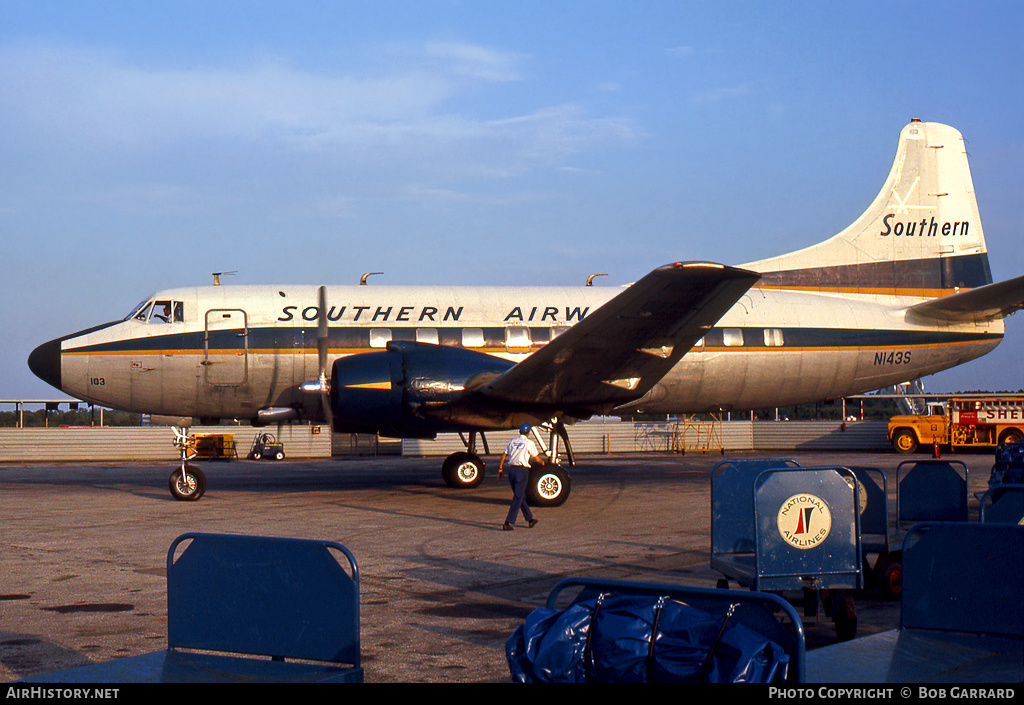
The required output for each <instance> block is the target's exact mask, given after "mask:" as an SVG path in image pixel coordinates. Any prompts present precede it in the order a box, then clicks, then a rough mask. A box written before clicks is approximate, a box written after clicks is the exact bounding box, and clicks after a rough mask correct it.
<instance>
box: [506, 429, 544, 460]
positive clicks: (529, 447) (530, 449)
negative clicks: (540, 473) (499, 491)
mask: <svg viewBox="0 0 1024 705" xmlns="http://www.w3.org/2000/svg"><path fill="white" fill-rule="evenodd" d="M505 455H507V456H508V462H509V464H510V465H521V466H522V467H525V468H528V467H530V458H532V457H534V456H535V455H537V446H536V445H535V444H534V442H533V441H531V440H530V439H529V438H527V437H526V436H523V435H519V436H516V437H515V438H513V439H512V440H511V441H509V442H508V445H507V446H505Z"/></svg>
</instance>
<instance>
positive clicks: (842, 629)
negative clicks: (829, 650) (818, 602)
mask: <svg viewBox="0 0 1024 705" xmlns="http://www.w3.org/2000/svg"><path fill="white" fill-rule="evenodd" d="M832 620H833V621H834V622H835V625H836V638H838V639H839V641H849V640H850V639H852V638H853V637H855V636H856V635H857V606H856V605H855V604H854V602H853V595H851V594H850V593H848V592H846V591H845V590H839V591H837V592H836V593H834V594H833V595H832Z"/></svg>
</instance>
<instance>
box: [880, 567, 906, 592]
mask: <svg viewBox="0 0 1024 705" xmlns="http://www.w3.org/2000/svg"><path fill="white" fill-rule="evenodd" d="M902 589H903V566H902V565H900V563H899V561H894V560H888V561H886V562H885V564H883V565H882V568H881V569H880V570H879V571H878V592H879V593H881V595H882V597H884V598H885V599H887V600H895V599H897V598H898V597H899V596H900V592H901V591H902Z"/></svg>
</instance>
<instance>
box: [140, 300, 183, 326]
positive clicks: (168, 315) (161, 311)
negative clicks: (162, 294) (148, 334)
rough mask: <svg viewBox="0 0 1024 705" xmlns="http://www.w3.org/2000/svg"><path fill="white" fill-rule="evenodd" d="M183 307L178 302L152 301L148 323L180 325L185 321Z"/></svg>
mask: <svg viewBox="0 0 1024 705" xmlns="http://www.w3.org/2000/svg"><path fill="white" fill-rule="evenodd" d="M184 313H185V306H184V304H182V303H181V302H180V301H154V302H153V313H152V314H151V315H150V317H149V322H150V323H161V322H162V323H181V322H182V321H183V320H185V316H184Z"/></svg>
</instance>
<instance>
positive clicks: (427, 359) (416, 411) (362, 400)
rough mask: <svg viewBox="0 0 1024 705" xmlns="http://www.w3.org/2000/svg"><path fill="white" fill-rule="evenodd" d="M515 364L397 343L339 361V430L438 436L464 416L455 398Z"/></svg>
mask: <svg viewBox="0 0 1024 705" xmlns="http://www.w3.org/2000/svg"><path fill="white" fill-rule="evenodd" d="M513 364H514V363H512V362H510V361H508V360H503V359H502V358H499V357H494V356H492V355H486V354H484V353H479V352H475V351H473V350H466V349H464V348H456V347H449V346H443V345H430V344H428V343H412V342H391V343H388V346H387V348H386V349H385V350H380V351H375V352H368V353H359V354H356V355H349V356H348V357H344V358H341V359H339V360H336V361H335V363H334V368H333V370H332V374H331V398H332V404H333V408H334V428H335V430H336V431H339V432H350V433H377V432H379V433H381V434H383V435H388V436H395V437H427V438H432V437H433V436H434V435H436V434H437V433H438V432H440V431H444V430H450V429H449V427H450V426H452V425H457V423H458V420H457V419H453V418H451V417H450V413H449V412H448V411H447V410H448V409H450V405H451V403H452V402H455V401H457V400H459V399H460V398H461V397H463V396H464V395H465V394H466V392H467V390H470V391H471V390H473V389H476V388H477V387H480V386H482V385H483V384H486V383H487V382H489V381H490V380H492V379H494V378H495V377H497V376H499V375H500V374H502V373H503V372H505V371H506V370H508V369H509V368H510V367H512V366H513Z"/></svg>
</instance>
